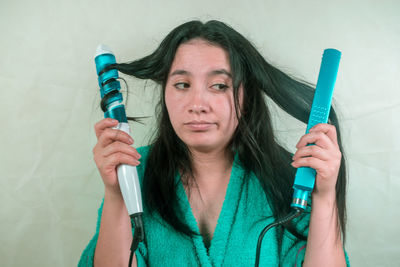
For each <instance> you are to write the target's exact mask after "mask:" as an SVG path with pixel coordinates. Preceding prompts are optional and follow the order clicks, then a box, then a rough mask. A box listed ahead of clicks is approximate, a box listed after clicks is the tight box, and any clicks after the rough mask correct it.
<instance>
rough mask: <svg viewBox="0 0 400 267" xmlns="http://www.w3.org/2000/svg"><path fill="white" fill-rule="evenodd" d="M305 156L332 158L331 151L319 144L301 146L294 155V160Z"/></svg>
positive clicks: (323, 158) (322, 158) (321, 158)
mask: <svg viewBox="0 0 400 267" xmlns="http://www.w3.org/2000/svg"><path fill="white" fill-rule="evenodd" d="M303 157H314V158H318V159H320V160H325V161H327V160H330V159H331V156H330V154H329V151H328V150H326V149H323V148H321V147H319V146H316V145H311V146H305V147H301V148H299V149H298V150H297V151H296V153H295V154H294V155H293V158H292V159H293V160H297V159H299V158H303Z"/></svg>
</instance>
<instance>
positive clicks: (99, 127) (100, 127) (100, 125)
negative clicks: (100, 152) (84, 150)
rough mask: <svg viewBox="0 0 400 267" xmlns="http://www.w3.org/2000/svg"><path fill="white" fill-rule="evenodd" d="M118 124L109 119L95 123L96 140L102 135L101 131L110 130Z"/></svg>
mask: <svg viewBox="0 0 400 267" xmlns="http://www.w3.org/2000/svg"><path fill="white" fill-rule="evenodd" d="M117 124H118V121H117V120H114V119H111V118H105V119H102V120H101V121H99V122H97V123H96V124H95V125H94V131H95V133H96V137H97V139H99V136H100V135H101V134H102V133H103V131H104V130H105V129H107V128H112V127H114V126H116V125H117Z"/></svg>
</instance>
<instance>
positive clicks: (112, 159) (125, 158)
mask: <svg viewBox="0 0 400 267" xmlns="http://www.w3.org/2000/svg"><path fill="white" fill-rule="evenodd" d="M106 162H107V163H106V164H107V165H109V166H115V167H116V166H118V165H120V164H128V165H131V166H138V165H139V164H140V161H138V160H137V159H135V158H134V157H131V156H129V155H127V154H124V153H121V152H117V153H114V154H111V155H110V156H108V157H107V158H106Z"/></svg>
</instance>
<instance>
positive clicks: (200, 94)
mask: <svg viewBox="0 0 400 267" xmlns="http://www.w3.org/2000/svg"><path fill="white" fill-rule="evenodd" d="M206 94H207V93H206V92H205V91H204V90H202V89H193V90H191V92H190V100H189V105H188V111H189V113H194V114H201V113H207V112H209V110H210V106H209V103H208V99H207V96H206Z"/></svg>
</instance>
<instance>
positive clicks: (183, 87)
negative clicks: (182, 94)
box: [174, 82, 190, 90]
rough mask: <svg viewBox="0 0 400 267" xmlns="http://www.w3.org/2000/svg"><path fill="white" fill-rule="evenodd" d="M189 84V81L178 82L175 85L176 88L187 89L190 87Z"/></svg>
mask: <svg viewBox="0 0 400 267" xmlns="http://www.w3.org/2000/svg"><path fill="white" fill-rule="evenodd" d="M189 86H190V85H189V84H188V83H183V82H182V83H176V84H174V87H175V88H176V89H180V90H183V89H186V88H189Z"/></svg>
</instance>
